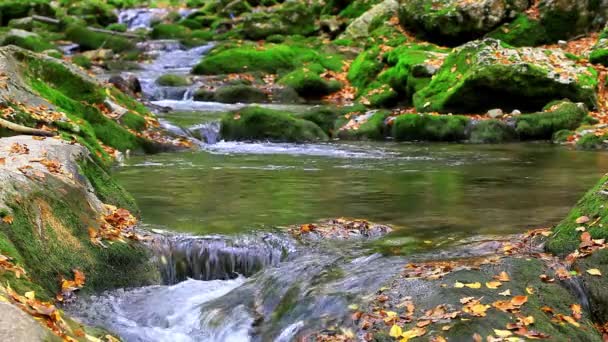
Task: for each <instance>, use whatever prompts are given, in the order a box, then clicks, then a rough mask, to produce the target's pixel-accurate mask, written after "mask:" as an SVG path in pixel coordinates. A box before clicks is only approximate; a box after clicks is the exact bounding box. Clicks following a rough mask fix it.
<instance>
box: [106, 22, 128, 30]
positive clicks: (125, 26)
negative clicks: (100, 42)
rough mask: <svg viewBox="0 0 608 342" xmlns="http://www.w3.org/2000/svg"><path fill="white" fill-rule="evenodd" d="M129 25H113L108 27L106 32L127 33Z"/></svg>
mask: <svg viewBox="0 0 608 342" xmlns="http://www.w3.org/2000/svg"><path fill="white" fill-rule="evenodd" d="M127 28H128V27H127V24H119V23H112V24H110V25H108V26H107V27H106V30H110V31H116V32H127Z"/></svg>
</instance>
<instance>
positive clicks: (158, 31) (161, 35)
mask: <svg viewBox="0 0 608 342" xmlns="http://www.w3.org/2000/svg"><path fill="white" fill-rule="evenodd" d="M190 34H191V31H190V29H189V28H188V27H186V26H182V25H178V24H158V25H155V26H154V27H153V28H152V32H150V36H151V37H152V38H154V39H184V38H187V37H188V36H190Z"/></svg>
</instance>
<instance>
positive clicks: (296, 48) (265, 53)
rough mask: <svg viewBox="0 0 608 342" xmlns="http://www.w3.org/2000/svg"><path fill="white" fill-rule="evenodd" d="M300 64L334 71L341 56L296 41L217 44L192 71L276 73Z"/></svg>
mask: <svg viewBox="0 0 608 342" xmlns="http://www.w3.org/2000/svg"><path fill="white" fill-rule="evenodd" d="M304 63H318V64H321V65H322V66H323V67H324V68H326V69H329V70H333V71H338V70H340V68H341V67H342V58H341V57H340V56H338V55H325V54H322V53H319V52H317V51H316V50H315V49H312V48H309V47H304V46H301V45H297V44H266V45H265V46H264V47H258V46H255V45H245V46H240V47H235V46H230V45H224V46H222V45H220V46H218V47H217V48H215V49H214V50H213V51H212V52H211V53H210V54H209V55H208V56H206V57H205V58H203V60H202V61H201V62H200V63H199V64H197V65H196V66H195V67H194V69H193V70H192V72H193V73H194V74H198V75H221V74H230V73H243V72H256V71H260V72H265V73H272V74H277V73H281V72H289V71H292V70H293V69H295V68H296V67H299V66H301V65H303V64H304Z"/></svg>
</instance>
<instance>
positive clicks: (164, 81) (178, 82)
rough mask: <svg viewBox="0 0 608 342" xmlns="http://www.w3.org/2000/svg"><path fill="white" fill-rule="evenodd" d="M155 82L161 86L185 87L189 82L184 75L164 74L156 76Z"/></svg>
mask: <svg viewBox="0 0 608 342" xmlns="http://www.w3.org/2000/svg"><path fill="white" fill-rule="evenodd" d="M155 83H156V84H158V85H159V86H163V87H185V86H188V85H190V83H191V82H190V80H189V79H188V78H187V77H186V76H182V75H175V74H165V75H162V76H160V77H159V78H157V79H156V81H155Z"/></svg>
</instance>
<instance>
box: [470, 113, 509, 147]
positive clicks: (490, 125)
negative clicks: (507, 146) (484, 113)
mask: <svg viewBox="0 0 608 342" xmlns="http://www.w3.org/2000/svg"><path fill="white" fill-rule="evenodd" d="M516 139H517V133H516V132H515V129H513V127H510V126H508V125H507V124H505V123H504V122H502V121H500V120H494V119H492V120H483V121H480V122H478V123H477V124H476V125H475V126H474V127H473V129H472V130H471V133H470V137H469V140H470V141H471V142H473V143H482V144H497V143H503V142H508V141H514V140H516Z"/></svg>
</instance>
